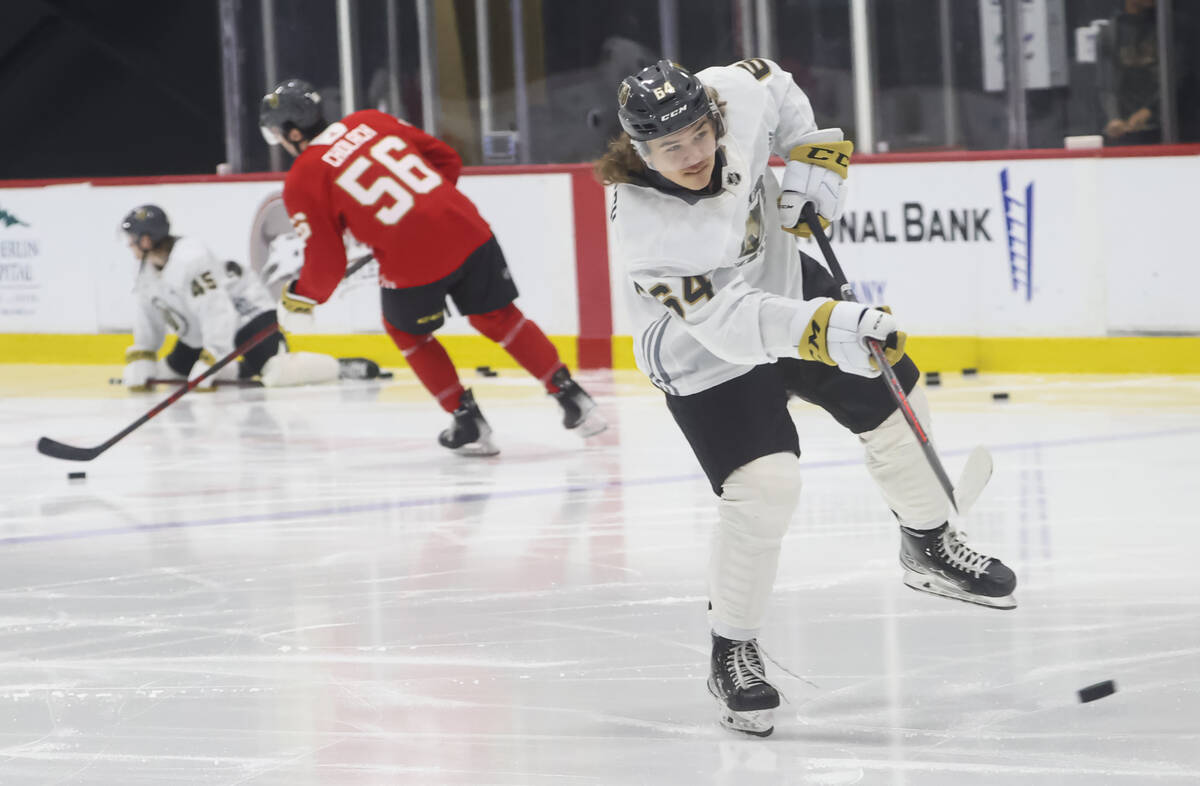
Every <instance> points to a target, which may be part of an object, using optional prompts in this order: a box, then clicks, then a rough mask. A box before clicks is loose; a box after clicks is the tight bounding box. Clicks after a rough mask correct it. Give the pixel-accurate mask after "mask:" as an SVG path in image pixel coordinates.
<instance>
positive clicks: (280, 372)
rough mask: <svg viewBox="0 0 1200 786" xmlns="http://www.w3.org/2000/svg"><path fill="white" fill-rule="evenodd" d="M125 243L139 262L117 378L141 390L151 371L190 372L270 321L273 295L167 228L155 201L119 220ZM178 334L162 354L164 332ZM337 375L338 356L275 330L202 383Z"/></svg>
mask: <svg viewBox="0 0 1200 786" xmlns="http://www.w3.org/2000/svg"><path fill="white" fill-rule="evenodd" d="M121 230H122V231H123V232H124V233H125V234H126V236H127V238H128V241H129V247H130V249H131V250H132V251H133V253H134V255H135V256H136V257H137V259H138V260H139V261H140V262H141V268H140V269H139V271H138V276H137V282H136V284H135V287H134V293H135V295H136V297H137V304H138V307H137V314H136V316H135V320H134V327H133V346H131V347H130V348H129V349H128V350H126V352H125V372H124V374H123V376H122V382H123V383H124V384H125V386H126V387H128V388H129V389H130V390H147V389H149V387H150V385H151V380H153V379H180V380H182V379H194V378H195V377H197V376H199V375H200V374H202V373H204V372H205V371H206V370H207V369H208V367H209V366H211V365H212V364H213V363H214V362H216V359H217V358H221V357H224V356H225V355H228V354H229V353H230V352H232V351H233V348H234V347H235V346H237V345H239V344H241V343H242V342H243V341H245V340H246V339H247V338H249V337H250V336H253V335H254V334H255V333H258V332H259V331H261V330H262V329H263V328H266V327H267V326H268V325H273V324H276V315H275V311H276V309H275V301H274V299H272V298H271V296H270V295H268V294H267V291H266V288H265V287H264V286H263V284H262V282H261V281H260V280H259V279H258V278H257V277H256V276H255V275H253V274H252V273H250V272H249V271H247V270H245V269H243V268H242V266H241V265H239V264H238V263H236V262H233V261H228V262H219V261H218V260H217V258H216V257H214V256H213V254H212V252H211V251H209V250H208V249H207V248H206V247H205V246H204V244H203V243H201V242H200V241H199V240H196V239H194V238H189V237H178V236H176V235H172V234H171V233H170V222H169V220H168V218H167V216H166V214H165V213H164V212H163V210H162V209H161V208H160V207H158V206H156V205H142V206H140V207H136V208H134V209H133V210H131V211H130V212H129V214H128V215H127V216H125V219H124V220H123V221H122V222H121ZM168 331H170V332H174V333H175V334H176V335H177V336H178V341H176V343H175V347H174V348H173V349H172V350H171V352H170V353H169V354H168V355H167V356H166V357H164V358H162V359H161V360H159V359H158V351H159V348H160V347H161V346H162V344H163V341H164V339H165V338H166V334H167V333H168ZM338 376H339V364H338V360H337V358H334V357H331V356H329V355H322V354H317V353H313V352H288V349H287V341H286V340H285V339H284V337H283V334H282V333H279V332H278V331H277V332H276V333H275V334H273V335H271V336H269V337H268V338H267V339H265V340H263V341H261V342H259V343H258V344H257V345H256V346H255V347H253V348H252V349H251V350H250V351H248V352H247V353H246V354H245V356H244V357H243V358H242V360H241V362H240V363H238V364H237V365H233V364H231V365H228V366H226V367H225V368H223V369H221V370H220V371H219V372H217V373H216V374H214V375H212V376H210V377H209V378H208V379H206V380H205V381H204V382H202V383H200V385H199V386H198V387H199V388H206V387H207V388H211V387H212V386H213V385H214V384H215V383H216V382H217V380H221V379H223V380H236V379H251V378H254V377H258V378H260V379H261V380H262V383H263V384H264V385H266V386H269V387H270V386H283V385H304V384H310V383H316V382H329V381H333V380H336V379H337V378H338Z"/></svg>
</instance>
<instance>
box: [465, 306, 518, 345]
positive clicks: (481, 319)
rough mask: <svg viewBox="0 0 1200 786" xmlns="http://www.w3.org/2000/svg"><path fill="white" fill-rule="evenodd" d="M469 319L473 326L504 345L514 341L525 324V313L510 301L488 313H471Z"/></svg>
mask: <svg viewBox="0 0 1200 786" xmlns="http://www.w3.org/2000/svg"><path fill="white" fill-rule="evenodd" d="M467 321H468V322H470V323H471V327H473V328H475V329H476V330H478V331H479V332H480V333H482V334H483V335H485V336H487V337H488V338H490V339H491V340H492V341H495V342H496V343H497V344H499V345H500V346H502V347H503V346H507V345H508V342H510V341H512V339H513V337H514V336H515V335H517V331H518V330H520V329H521V325H523V324H525V315H524V314H522V313H521V309H519V308H517V306H516V304H514V303H509V304H508V305H507V306H505V307H504V308H498V309H496V310H495V311H489V312H487V313H486V314H471V315H470V316H468V317H467Z"/></svg>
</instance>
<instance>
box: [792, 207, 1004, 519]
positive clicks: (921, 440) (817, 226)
mask: <svg viewBox="0 0 1200 786" xmlns="http://www.w3.org/2000/svg"><path fill="white" fill-rule="evenodd" d="M800 215H802V216H803V217H804V221H805V223H807V224H808V228H809V229H810V230H812V236H813V239H814V240H816V241H817V245H818V246H820V247H821V254H823V255H824V257H825V263H826V264H827V265H829V272H830V273H832V274H833V277H834V279H835V280H836V281H837V284H838V287H839V288H840V289H841V295H842V300H845V301H848V302H850V303H857V302H858V298H856V297H855V296H854V289H853V287H851V286H850V282H848V281H847V280H846V274H845V273H843V272H842V266H841V265H839V264H838V261H837V256H835V255H834V253H833V246H832V245H830V244H829V238H828V237H826V236H825V229H824V228H823V227H822V226H821V221H820V220H819V219H818V218H817V209H816V208H815V207H813V203H812V202H806V203H805V204H804V207H803V208H801V210H800ZM867 348H868V349H870V350H871V357H872V358H873V359H874V360H875V365H876V366H878V367H879V374H880V377H881V378H882V379H883V381H884V383H886V384H887V387H888V391H889V392H890V393H891V394H892V400H893V401H895V402H896V406H897V408H899V410H900V412H901V414H903V415H904V419H905V420H906V421H907V422H908V427H909V428H910V429H912V433H913V436H915V437H916V438H917V444H919V445H920V446H921V451H922V452H923V453H924V454H925V459H926V461H928V462H929V468H930V469H932V470H933V474H934V475H936V476H937V479H938V483H940V484H941V485H942V490H943V491H945V492H946V496H947V497H949V499H950V505H951V507H953V508H954V512H955V513H960V511H959V507H958V500H957V499H956V498H955V495H954V485H953V484H952V483H951V482H950V477H949V476H948V475H947V474H946V468H945V467H943V466H942V460H941V459H939V458H938V455H937V452H936V451H935V450H934V449H933V444H932V443H931V442H930V441H929V435H928V434H926V433H925V429H924V427H923V426H922V425H921V421H920V420H918V419H917V413H915V412H913V408H912V405H911V404H909V402H908V396H906V395H905V394H904V387H903V386H902V385H901V384H900V380H899V379H898V378H897V377H896V372H895V371H892V364H891V363H889V362H888V359H887V356H886V355H884V353H883V343H882V342H880V341H879V340H878V339H873V338H868V339H867ZM989 461H990V460H989ZM987 475H988V477H991V471H990V469H989V471H988V473H987ZM984 483H987V480H986V478H985V479H984ZM982 488H983V487H982V486H980V490H982ZM976 495H978V491H977V492H976ZM972 501H974V500H972Z"/></svg>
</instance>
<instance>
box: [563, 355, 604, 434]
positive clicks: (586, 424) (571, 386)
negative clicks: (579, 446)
mask: <svg viewBox="0 0 1200 786" xmlns="http://www.w3.org/2000/svg"><path fill="white" fill-rule="evenodd" d="M550 382H551V384H553V385H554V386H555V387H557V388H558V392H557V393H551V394H550V395H551V396H554V400H555V401H557V402H558V405H559V406H560V407H562V410H563V428H565V429H568V430H572V431H575V433H577V434H579V436H581V437H591V436H594V435H596V434H599V433H600V432H601V431H604V429H606V428H608V423H607V422H605V420H604V418H603V417H602V416H601V415H600V411H599V410H597V409H596V402H595V401H593V400H592V397H591V396H589V395H588V394H587V393H586V392H585V391H584V389H583V388H581V387H579V383H578V382H576V381H575V380H573V379H571V372H570V371H567V367H566V366H563V367H562V368H560V369H559V370H558V371H555V372H554V375H553V376H551V377H550Z"/></svg>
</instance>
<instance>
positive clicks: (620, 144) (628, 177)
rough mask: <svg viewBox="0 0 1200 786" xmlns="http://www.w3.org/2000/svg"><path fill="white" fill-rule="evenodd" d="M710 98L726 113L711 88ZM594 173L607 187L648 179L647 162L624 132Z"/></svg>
mask: <svg viewBox="0 0 1200 786" xmlns="http://www.w3.org/2000/svg"><path fill="white" fill-rule="evenodd" d="M704 89H705V90H706V91H707V92H708V97H709V98H710V99H711V100H712V102H713V103H714V104H716V105H717V111H718V112H722V113H724V111H725V102H724V101H722V100H721V97H720V96H719V95H718V94H717V91H716V90H714V89H713V88H711V87H705V88H704ZM592 173H593V174H594V175H595V176H596V179H597V180H599V181H600V182H601V183H603V184H604V185H606V186H610V185H614V184H616V183H635V182H638V181H640V180H643V179H645V177H646V162H645V161H643V160H642V157H641V156H640V155H638V151H637V150H636V149H634V147H633V140H632V139H630V138H629V134H627V133H625V132H624V131H622V132H621V134H620V136H618V137H617V138H616V139H613V140H610V141H609V143H608V150H606V151H605V153H604V155H602V156H600V158H598V159H596V161H594V162H593V163H592Z"/></svg>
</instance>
